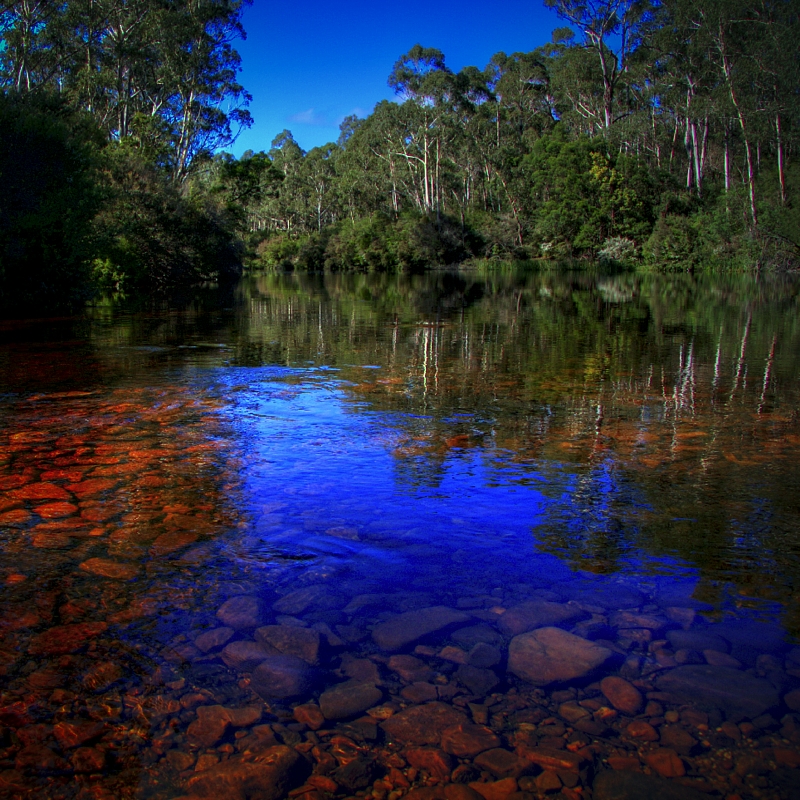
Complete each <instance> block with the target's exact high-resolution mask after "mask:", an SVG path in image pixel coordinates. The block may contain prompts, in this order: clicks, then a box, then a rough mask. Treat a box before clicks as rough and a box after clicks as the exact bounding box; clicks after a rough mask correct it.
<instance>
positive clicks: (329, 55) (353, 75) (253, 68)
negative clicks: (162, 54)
mask: <svg viewBox="0 0 800 800" xmlns="http://www.w3.org/2000/svg"><path fill="white" fill-rule="evenodd" d="M560 24H563V23H560V22H559V19H558V17H556V15H555V14H554V13H552V12H551V11H548V10H547V9H546V8H544V5H543V3H542V2H541V0H527V1H526V0H499V2H494V3H492V2H486V0H483V2H477V0H429V2H427V3H422V2H406V3H400V2H397V3H381V2H367V0H342V2H339V3H330V2H320V1H319V0H309V1H307V2H297V3H280V4H278V3H270V2H266V0H254V2H253V5H252V6H251V7H250V8H248V9H247V10H246V11H245V16H244V25H245V29H246V31H247V40H246V41H244V42H237V45H236V46H237V49H238V50H239V52H240V54H241V56H242V73H241V76H240V79H241V82H242V84H243V85H244V87H245V88H246V89H247V90H248V91H249V92H250V94H252V95H253V102H252V103H251V105H250V112H251V113H252V115H253V118H254V119H255V123H254V124H253V126H252V127H251V128H250V129H249V130H246V131H244V132H243V133H242V134H241V136H240V137H239V139H238V140H237V142H236V144H235V145H234V146H233V147H232V148H231V150H232V151H233V152H234V153H235V154H236V155H237V156H238V155H241V154H242V152H244V151H245V150H268V149H269V146H270V143H271V142H272V140H273V139H274V138H275V136H276V135H277V134H278V133H280V132H281V131H282V130H283V129H284V128H288V129H289V130H290V131H292V133H293V134H294V137H295V139H296V140H297V141H298V143H299V144H300V146H301V147H303V148H305V149H306V150H309V149H311V148H312V147H316V146H318V145H321V144H325V143H326V142H329V141H335V140H336V139H337V137H338V135H339V123H340V122H341V120H342V119H343V118H344V117H345V116H347V115H348V114H358V115H359V116H366V115H367V114H368V113H370V111H372V109H373V108H374V106H375V104H376V103H377V102H379V101H380V100H383V99H386V98H391V97H392V96H393V95H392V93H391V90H390V89H389V87H388V86H387V85H386V79H387V78H388V76H389V73H390V72H391V70H392V66H393V65H394V62H395V61H396V60H397V59H398V58H399V56H401V55H402V54H403V53H405V52H407V51H408V50H410V49H411V47H413V46H414V45H415V44H417V43H419V44H421V45H422V46H423V47H438V48H439V49H440V50H441V51H442V52H444V54H445V58H446V63H447V66H448V67H450V69H452V70H454V71H458V70H459V69H461V68H462V67H465V66H467V65H469V64H473V65H475V66H477V67H481V68H483V67H484V66H486V64H487V63H488V61H489V59H490V58H491V57H492V55H494V54H495V53H496V52H498V51H499V50H504V51H505V52H506V53H513V52H516V51H528V50H533V49H534V48H536V47H538V46H539V45H541V44H544V43H545V42H547V41H549V40H550V33H551V31H552V30H553V29H554V28H557V27H559V25H560Z"/></svg>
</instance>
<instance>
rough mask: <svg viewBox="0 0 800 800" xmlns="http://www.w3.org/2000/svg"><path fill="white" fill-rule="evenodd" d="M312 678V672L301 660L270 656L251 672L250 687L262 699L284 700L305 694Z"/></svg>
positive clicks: (293, 657)
mask: <svg viewBox="0 0 800 800" xmlns="http://www.w3.org/2000/svg"><path fill="white" fill-rule="evenodd" d="M313 678H314V673H313V671H312V670H311V668H310V667H309V666H308V664H306V662H305V661H303V660H302V659H301V658H297V657H295V656H287V655H283V654H281V655H270V656H267V658H266V659H264V661H262V662H261V663H260V664H259V665H258V666H257V667H256V668H255V669H254V670H253V674H252V676H251V686H252V688H253V690H254V691H255V692H257V693H258V694H260V695H261V697H263V698H264V699H270V698H276V699H286V698H290V697H298V696H300V695H303V694H306V693H307V692H308V691H309V690H310V689H311V686H312V684H313Z"/></svg>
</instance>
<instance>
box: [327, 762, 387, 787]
mask: <svg viewBox="0 0 800 800" xmlns="http://www.w3.org/2000/svg"><path fill="white" fill-rule="evenodd" d="M377 773H378V765H377V764H376V763H375V761H374V760H373V759H371V758H369V757H368V756H359V757H358V758H355V759H353V760H352V761H349V762H347V763H345V764H342V766H341V767H339V768H338V769H337V770H335V771H334V772H333V776H332V777H333V779H334V780H335V781H336V783H337V784H339V785H340V786H342V787H343V788H344V789H346V790H347V791H348V792H357V791H358V790H359V789H366V788H367V786H369V785H370V784H371V783H372V782H373V781H374V780H375V776H376V775H377Z"/></svg>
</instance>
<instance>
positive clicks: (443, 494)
mask: <svg viewBox="0 0 800 800" xmlns="http://www.w3.org/2000/svg"><path fill="white" fill-rule="evenodd" d="M799 290H800V283H798V282H797V281H791V280H789V279H775V278H771V279H767V278H762V279H755V278H753V277H744V276H742V277H733V278H726V279H715V280H711V279H708V278H692V277H689V276H683V275H680V276H633V275H629V274H623V275H600V274H597V275H595V274H591V273H576V274H563V273H556V272H547V271H542V272H533V273H531V272H528V273H515V272H512V271H509V272H500V271H498V272H487V273H485V274H480V273H443V272H436V273H430V274H427V275H423V276H399V277H398V276H391V277H387V276H365V275H328V276H320V275H274V276H261V277H251V278H248V279H247V280H246V281H244V282H243V284H242V285H241V286H240V287H238V289H237V290H236V292H235V293H234V294H233V295H231V296H226V297H223V298H220V297H218V296H212V295H209V296H204V297H200V298H198V299H197V300H195V301H194V302H192V303H191V304H189V305H186V306H184V307H182V308H181V309H178V310H175V309H172V310H170V309H163V310H152V309H150V310H148V311H141V312H133V311H129V310H128V311H126V310H125V309H123V308H120V307H114V306H100V307H97V308H95V309H92V310H91V311H90V312H88V313H87V314H86V315H85V316H82V317H80V318H70V319H57V320H26V321H15V322H5V323H2V324H1V325H0V585H2V587H3V588H2V594H0V598H1V606H0V675H1V676H2V683H0V687H1V694H0V796H9V797H42V798H61V797H63V798H72V797H81V798H83V797H87V798H89V797H91V798H127V797H137V798H139V797H141V798H145V797H154V798H155V797H157V798H177V797H219V796H223V795H225V796H229V797H230V798H237V799H238V798H242V799H243V800H244V799H246V798H264V799H266V800H279V798H282V797H285V796H289V795H290V793H291V796H292V797H304V798H307V800H323V799H324V798H333V797H337V798H344V797H352V796H359V797H371V798H375V799H376V800H397V799H398V798H400V797H409V798H411V800H439V798H446V800H481V798H484V799H485V800H505V798H509V799H510V800H530V798H537V797H544V796H547V797H553V798H567V800H576V798H592V797H594V798H598V799H599V800H603V798H607V799H608V798H639V797H643V796H647V797H654V798H697V797H712V798H713V797H718V798H728V800H736V798H742V799H746V798H792V797H797V796H798V794H799V793H800V647H798V646H797V635H798V633H800V606H799V605H798V602H799V599H798V598H799V597H800V595H798V591H797V586H798V580H799V579H800V459H799V458H798V452H800V313H798V312H799V311H800V309H799V308H798V306H799V305H800V291H799Z"/></svg>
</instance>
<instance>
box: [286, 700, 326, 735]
mask: <svg viewBox="0 0 800 800" xmlns="http://www.w3.org/2000/svg"><path fill="white" fill-rule="evenodd" d="M293 713H294V718H295V719H296V720H297V721H298V722H299V723H301V724H303V725H307V726H308V727H309V728H311V730H312V731H318V730H319V729H320V728H321V727H322V726H323V725H324V724H325V716H324V715H323V713H322V711H321V710H320V707H319V706H318V705H315V704H314V703H304V704H303V705H299V706H295V708H294V712H293Z"/></svg>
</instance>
